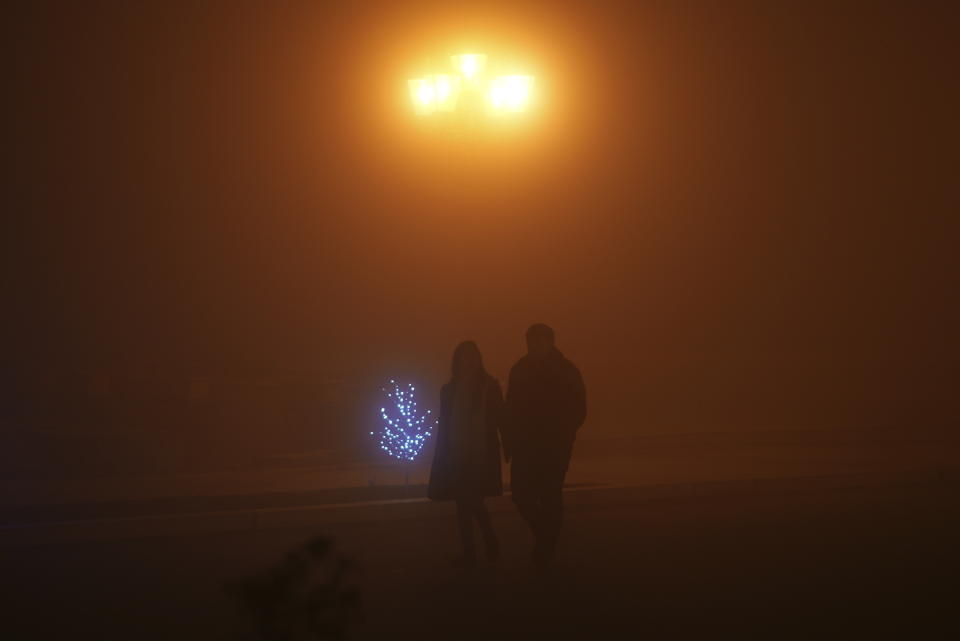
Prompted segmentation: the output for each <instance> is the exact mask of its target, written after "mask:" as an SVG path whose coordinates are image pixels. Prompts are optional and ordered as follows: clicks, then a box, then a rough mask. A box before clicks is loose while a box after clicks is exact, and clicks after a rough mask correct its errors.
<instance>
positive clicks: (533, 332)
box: [527, 323, 554, 358]
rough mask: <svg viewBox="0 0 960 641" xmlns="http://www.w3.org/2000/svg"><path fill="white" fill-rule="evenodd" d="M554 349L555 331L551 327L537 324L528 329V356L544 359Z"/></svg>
mask: <svg viewBox="0 0 960 641" xmlns="http://www.w3.org/2000/svg"><path fill="white" fill-rule="evenodd" d="M553 349H554V344H553V329H551V327H550V326H549V325H544V324H543V323H535V324H533V325H531V326H530V327H529V329H527V354H529V355H530V356H532V357H534V358H543V357H544V356H546V355H547V354H549V353H550V352H552V351H553Z"/></svg>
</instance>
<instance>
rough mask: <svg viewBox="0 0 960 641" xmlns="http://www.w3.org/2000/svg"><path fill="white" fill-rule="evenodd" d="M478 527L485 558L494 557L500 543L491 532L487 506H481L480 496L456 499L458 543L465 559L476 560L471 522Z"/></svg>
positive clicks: (491, 526) (491, 525)
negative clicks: (475, 523)
mask: <svg viewBox="0 0 960 641" xmlns="http://www.w3.org/2000/svg"><path fill="white" fill-rule="evenodd" d="M474 519H476V521H477V525H479V526H480V535H481V536H482V537H483V544H484V547H485V548H486V551H487V556H490V557H496V556H497V555H498V554H499V552H500V542H499V541H498V540H497V535H496V533H495V532H494V531H493V523H492V522H491V520H490V513H489V512H488V511H487V506H486V505H484V504H483V497H482V496H470V497H461V498H458V499H457V525H458V526H459V527H460V542H461V544H462V545H463V555H464V556H465V557H467V558H471V559H472V558H476V556H477V549H476V543H475V542H474V536H473V520H474Z"/></svg>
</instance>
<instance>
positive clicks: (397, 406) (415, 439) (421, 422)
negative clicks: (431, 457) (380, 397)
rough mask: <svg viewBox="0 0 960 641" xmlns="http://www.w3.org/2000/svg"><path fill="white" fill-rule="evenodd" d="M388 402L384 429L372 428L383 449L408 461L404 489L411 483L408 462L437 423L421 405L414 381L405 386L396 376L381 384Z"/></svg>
mask: <svg viewBox="0 0 960 641" xmlns="http://www.w3.org/2000/svg"><path fill="white" fill-rule="evenodd" d="M381 389H382V390H383V393H384V394H385V395H386V399H387V402H386V403H385V404H384V405H383V406H381V407H380V429H379V430H378V431H376V432H370V435H371V436H376V437H378V438H379V445H380V449H381V450H383V451H384V452H386V454H387V455H388V456H390V457H391V458H394V459H396V460H398V461H400V462H402V463H403V464H404V493H406V487H407V486H408V485H409V481H410V472H409V469H408V468H407V466H408V465H409V464H410V463H412V462H414V461H416V460H417V457H418V456H420V454H421V453H422V452H423V446H424V445H426V442H427V439H428V438H429V437H430V434H431V430H432V429H433V427H434V426H435V425H436V424H437V419H436V418H434V417H433V416H432V414H431V412H430V410H427V411H425V412H421V411H420V410H419V409H418V408H417V399H416V387H414V386H413V384H412V383H407V384H406V385H404V386H401V385H400V384H399V383H397V382H396V381H395V380H393V379H391V380H390V383H389V384H388V385H386V386H384V387H382V388H381Z"/></svg>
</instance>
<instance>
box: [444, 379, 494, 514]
mask: <svg viewBox="0 0 960 641" xmlns="http://www.w3.org/2000/svg"><path fill="white" fill-rule="evenodd" d="M453 397H454V386H453V383H447V384H446V385H444V386H443V388H442V389H441V390H440V416H439V421H438V424H437V441H436V448H435V449H434V452H433V465H432V466H431V468H430V485H429V486H428V487H427V496H429V497H430V498H431V499H433V500H434V501H443V500H450V499H457V498H471V497H474V498H475V497H478V496H500V495H501V494H503V482H502V481H501V479H500V437H499V431H500V429H501V425H502V424H503V393H502V392H501V390H500V383H499V382H497V379H495V378H493V377H492V376H488V377H487V391H486V412H485V419H486V420H485V423H486V425H485V427H486V451H485V452H484V456H483V459H482V463H480V464H479V465H473V466H469V467H463V466H458V465H456V461H454V457H453V453H452V452H451V451H450V443H451V439H450V430H451V428H452V416H453Z"/></svg>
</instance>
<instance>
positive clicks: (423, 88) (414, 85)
mask: <svg viewBox="0 0 960 641" xmlns="http://www.w3.org/2000/svg"><path fill="white" fill-rule="evenodd" d="M408 85H409V87H410V102H411V103H412V104H413V111H414V113H415V114H417V115H418V116H428V115H430V114H432V113H434V112H436V111H453V110H454V109H456V107H457V97H458V96H459V95H460V79H459V78H458V77H457V76H453V75H450V74H439V75H435V76H426V77H425V78H412V79H410V80H409V81H408Z"/></svg>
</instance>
